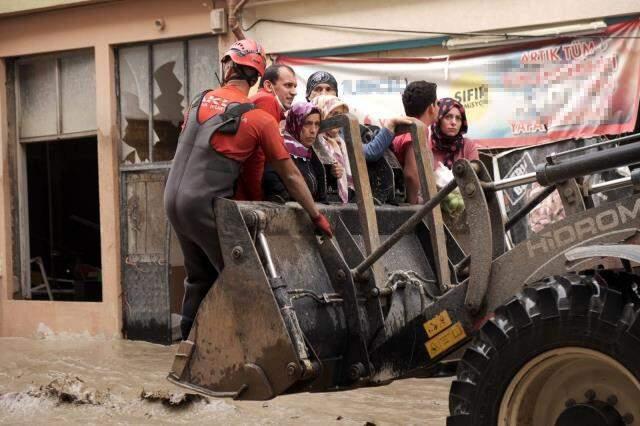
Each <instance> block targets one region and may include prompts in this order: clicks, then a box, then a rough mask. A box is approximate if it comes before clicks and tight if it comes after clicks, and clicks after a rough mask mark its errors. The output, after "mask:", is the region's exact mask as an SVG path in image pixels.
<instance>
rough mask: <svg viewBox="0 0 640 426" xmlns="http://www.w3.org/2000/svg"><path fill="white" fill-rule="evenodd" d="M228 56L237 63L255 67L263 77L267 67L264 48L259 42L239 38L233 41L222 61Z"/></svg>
mask: <svg viewBox="0 0 640 426" xmlns="http://www.w3.org/2000/svg"><path fill="white" fill-rule="evenodd" d="M227 58H230V59H231V60H232V61H233V62H235V63H236V64H239V65H245V66H247V67H251V68H253V69H255V70H256V71H258V74H260V77H262V75H263V74H264V70H265V68H266V67H267V59H266V58H265V56H264V49H263V48H262V46H260V45H259V44H258V42H256V41H254V40H250V39H244V40H238V41H236V42H235V43H233V44H232V45H231V47H230V48H229V50H227V51H226V52H225V54H224V56H223V57H222V62H224V61H225V60H226V59H227Z"/></svg>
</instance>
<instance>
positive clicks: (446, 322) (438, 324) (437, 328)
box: [423, 311, 452, 338]
mask: <svg viewBox="0 0 640 426" xmlns="http://www.w3.org/2000/svg"><path fill="white" fill-rule="evenodd" d="M451 324H452V322H451V318H450V317H449V313H448V312H447V311H442V312H440V313H439V314H438V315H436V316H435V317H433V318H431V319H430V320H429V321H427V322H425V323H424V324H423V326H424V331H426V332H427V336H429V338H432V337H433V336H435V335H436V334H438V333H440V332H441V331H442V330H444V329H445V328H447V327H449V326H450V325H451Z"/></svg>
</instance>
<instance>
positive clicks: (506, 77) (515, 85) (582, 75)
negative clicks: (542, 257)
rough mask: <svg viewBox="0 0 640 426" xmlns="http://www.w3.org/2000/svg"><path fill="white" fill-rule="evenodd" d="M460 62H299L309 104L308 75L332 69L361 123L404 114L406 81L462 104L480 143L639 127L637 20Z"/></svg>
mask: <svg viewBox="0 0 640 426" xmlns="http://www.w3.org/2000/svg"><path fill="white" fill-rule="evenodd" d="M517 49H518V50H514V48H511V49H499V50H498V49H493V50H492V51H491V54H480V55H466V56H462V57H460V56H458V57H456V58H449V57H434V58H384V59H379V58H374V59H370V58H337V57H327V58H312V59H309V58H294V57H287V56H279V57H278V58H277V62H279V63H284V64H287V65H290V66H292V67H293V68H294V69H295V71H296V73H297V75H298V80H299V81H298V82H299V90H298V92H299V94H298V98H299V99H300V100H302V99H303V98H304V94H305V93H304V92H305V90H304V89H305V87H306V80H307V78H308V77H309V76H310V75H311V74H312V73H313V72H315V71H318V70H324V71H328V72H330V73H331V74H333V75H334V76H335V78H336V79H337V80H338V85H339V96H340V97H342V98H343V99H344V100H345V101H346V102H347V103H348V104H349V105H350V107H351V109H352V111H354V112H355V113H356V115H358V116H359V118H360V119H361V120H362V121H365V122H367V121H369V122H375V120H376V119H378V118H388V117H391V116H395V115H401V114H402V113H403V108H402V100H401V95H402V91H403V90H404V88H405V87H406V85H407V83H408V82H411V81H414V80H427V81H432V82H434V83H437V84H438V96H439V97H441V98H442V97H452V98H455V99H457V100H458V101H460V102H461V103H462V104H463V105H464V106H465V109H466V111H467V118H468V121H469V132H468V137H470V138H473V139H475V140H476V141H477V142H478V144H479V145H480V146H481V147H485V148H505V147H519V146H528V145H536V144H542V143H547V142H553V141H558V140H563V139H569V138H584V137H590V136H599V135H605V134H619V133H625V132H630V131H633V129H634V126H635V124H636V118H637V116H638V104H639V102H640V20H632V21H627V22H623V23H619V24H615V25H611V26H609V27H608V28H607V29H606V31H605V32H604V33H603V34H602V35H601V36H590V37H583V38H576V39H572V40H570V41H566V42H556V43H553V42H538V43H536V44H529V45H527V48H522V47H520V48H517Z"/></svg>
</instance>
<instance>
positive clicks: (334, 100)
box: [311, 95, 353, 203]
mask: <svg viewBox="0 0 640 426" xmlns="http://www.w3.org/2000/svg"><path fill="white" fill-rule="evenodd" d="M311 102H312V103H313V104H314V105H316V106H317V107H318V108H319V109H320V112H321V113H322V119H323V120H326V118H327V117H328V116H329V114H330V113H331V112H332V111H333V110H335V109H336V108H339V107H341V106H344V107H346V109H347V111H349V106H348V105H347V104H346V103H345V102H344V101H342V100H341V99H340V98H338V97H337V96H333V95H321V96H317V97H315V98H313V100H312V101H311ZM319 140H320V141H321V142H322V144H323V145H324V148H325V149H326V150H327V151H329V153H330V154H331V156H332V157H333V160H334V161H335V162H337V163H339V164H340V165H341V166H342V167H343V168H344V174H343V175H342V177H341V178H340V179H338V195H339V196H340V199H341V200H342V202H343V203H347V202H349V188H353V177H352V175H351V166H350V164H349V154H348V153H347V147H346V145H345V142H344V139H343V138H342V136H340V133H339V132H327V133H322V134H321V135H320V137H319Z"/></svg>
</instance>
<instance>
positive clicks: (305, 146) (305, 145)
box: [262, 102, 321, 202]
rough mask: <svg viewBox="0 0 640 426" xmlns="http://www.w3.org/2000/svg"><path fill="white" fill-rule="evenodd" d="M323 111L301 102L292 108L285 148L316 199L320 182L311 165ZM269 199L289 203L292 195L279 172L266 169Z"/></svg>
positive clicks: (289, 115)
mask: <svg viewBox="0 0 640 426" xmlns="http://www.w3.org/2000/svg"><path fill="white" fill-rule="evenodd" d="M320 115H321V114H320V110H319V109H318V108H317V107H316V106H314V105H313V104H311V103H310V102H297V103H294V104H293V105H292V106H291V109H290V110H289V113H288V114H287V118H286V120H285V125H284V146H285V148H286V149H287V151H288V152H289V154H290V155H291V158H292V159H293V162H294V163H295V164H296V166H297V167H298V169H299V170H300V172H301V173H302V176H303V177H304V180H305V181H306V183H307V186H308V187H309V191H310V192H311V195H313V198H314V199H316V200H317V197H318V195H319V188H318V179H317V177H316V174H315V171H314V169H313V166H312V164H311V157H312V155H313V153H312V149H311V146H312V145H313V143H314V142H315V141H316V138H317V136H318V130H319V129H320ZM262 187H263V190H264V195H265V199H266V200H268V201H278V202H285V201H289V200H290V197H289V193H288V192H287V190H286V188H285V186H284V184H283V183H282V181H281V180H280V178H279V177H278V175H277V174H276V173H275V171H274V170H273V169H272V168H270V167H268V166H267V167H266V168H265V172H264V176H263V179H262Z"/></svg>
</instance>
